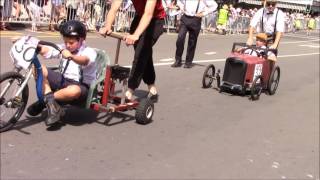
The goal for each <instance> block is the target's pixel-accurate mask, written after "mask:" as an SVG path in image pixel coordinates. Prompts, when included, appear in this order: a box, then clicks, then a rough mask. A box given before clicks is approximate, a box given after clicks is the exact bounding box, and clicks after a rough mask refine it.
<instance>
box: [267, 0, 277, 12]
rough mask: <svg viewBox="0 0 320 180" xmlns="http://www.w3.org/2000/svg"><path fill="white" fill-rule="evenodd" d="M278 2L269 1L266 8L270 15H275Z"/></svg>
mask: <svg viewBox="0 0 320 180" xmlns="http://www.w3.org/2000/svg"><path fill="white" fill-rule="evenodd" d="M276 4H277V2H276V1H267V3H266V7H267V9H268V13H273V10H274V9H275V8H276Z"/></svg>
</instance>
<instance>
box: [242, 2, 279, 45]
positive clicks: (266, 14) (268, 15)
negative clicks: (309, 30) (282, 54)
mask: <svg viewBox="0 0 320 180" xmlns="http://www.w3.org/2000/svg"><path fill="white" fill-rule="evenodd" d="M265 5H266V6H265V7H264V8H261V9H259V10H258V11H257V12H256V13H255V15H254V16H253V18H252V20H251V22H250V28H249V37H248V40H247V45H252V43H253V33H254V32H255V31H257V32H258V33H266V34H268V35H269V36H270V37H271V38H272V39H271V41H272V44H271V46H270V47H269V48H270V49H277V48H278V46H279V42H280V39H281V36H282V34H283V33H284V30H285V14H284V13H283V12H282V11H281V10H280V9H278V8H276V5H277V0H266V1H265Z"/></svg>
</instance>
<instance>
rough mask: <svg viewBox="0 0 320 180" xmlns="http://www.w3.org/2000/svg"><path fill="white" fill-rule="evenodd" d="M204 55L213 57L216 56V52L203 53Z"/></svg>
mask: <svg viewBox="0 0 320 180" xmlns="http://www.w3.org/2000/svg"><path fill="white" fill-rule="evenodd" d="M204 54H205V55H214V54H217V52H206V53H204Z"/></svg>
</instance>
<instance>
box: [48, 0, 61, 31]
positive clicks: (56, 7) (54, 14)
mask: <svg viewBox="0 0 320 180" xmlns="http://www.w3.org/2000/svg"><path fill="white" fill-rule="evenodd" d="M62 8H63V0H51V16H50V23H49V31H54V25H53V24H55V23H57V22H58V20H59V17H60V12H61V9H62Z"/></svg>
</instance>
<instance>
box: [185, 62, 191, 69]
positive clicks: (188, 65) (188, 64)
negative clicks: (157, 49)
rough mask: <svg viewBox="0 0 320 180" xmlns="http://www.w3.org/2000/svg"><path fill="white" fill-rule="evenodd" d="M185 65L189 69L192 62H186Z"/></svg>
mask: <svg viewBox="0 0 320 180" xmlns="http://www.w3.org/2000/svg"><path fill="white" fill-rule="evenodd" d="M183 67H184V68H187V69H189V68H192V63H185V64H184V66H183Z"/></svg>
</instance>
